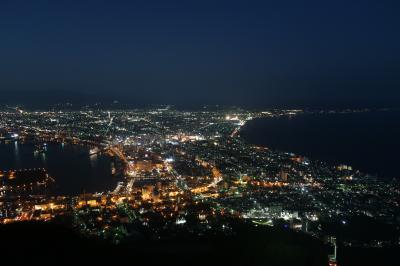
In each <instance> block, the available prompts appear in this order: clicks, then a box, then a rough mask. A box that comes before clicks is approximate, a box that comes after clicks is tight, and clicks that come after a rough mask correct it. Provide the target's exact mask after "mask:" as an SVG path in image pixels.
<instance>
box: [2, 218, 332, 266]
mask: <svg viewBox="0 0 400 266" xmlns="http://www.w3.org/2000/svg"><path fill="white" fill-rule="evenodd" d="M238 229H239V231H238V232H239V233H238V236H235V237H224V238H220V237H219V238H218V237H209V238H202V239H198V240H194V239H193V238H191V239H188V238H185V239H176V240H173V241H171V240H168V241H136V242H134V243H129V244H123V245H117V246H115V245H111V244H108V243H105V242H102V241H95V240H88V239H84V238H82V237H81V236H79V235H78V234H76V233H75V232H73V231H72V230H70V229H67V228H65V227H63V226H60V225H57V224H53V223H16V224H9V225H3V226H1V227H0V235H1V240H2V241H1V250H2V253H3V254H8V255H7V256H9V257H12V258H13V261H14V262H16V263H54V264H55V265H57V264H59V263H62V264H69V265H84V263H92V262H99V263H105V262H108V261H109V262H112V263H113V265H116V264H117V263H124V264H126V262H129V263H128V264H132V265H140V264H143V265H271V266H274V265H304V266H319V265H324V266H326V265H327V256H326V253H325V251H324V248H323V246H322V244H321V243H320V242H318V241H316V240H314V239H312V238H310V237H308V236H305V235H302V234H297V233H293V232H289V231H280V230H270V229H268V228H267V230H265V229H258V228H248V227H246V226H243V227H242V228H238Z"/></svg>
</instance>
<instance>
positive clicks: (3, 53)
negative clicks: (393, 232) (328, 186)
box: [0, 0, 400, 106]
mask: <svg viewBox="0 0 400 266" xmlns="http://www.w3.org/2000/svg"><path fill="white" fill-rule="evenodd" d="M399 2H400V1H382V0H381V1H368V0H362V1H350V0H348V1H321V0H320V1H298V0H293V1H232V0H231V1H217V0H214V1H204V0H203V1H167V0H164V1H145V0H143V1H102V0H96V1H84V0H82V1H72V0H70V1H59V0H58V1H54V0H49V1H40V0H35V1H18V0H11V1H6V0H2V1H0V91H1V92H4V94H3V95H7V97H12V96H9V95H11V94H13V93H14V94H17V95H18V96H19V97H20V99H22V100H27V101H29V100H30V99H32V98H31V96H29V95H32V94H37V95H41V94H43V93H45V94H48V95H50V97H53V96H54V97H57V95H58V96H60V95H62V97H64V95H68V97H72V96H71V95H82V94H85V95H92V96H93V97H94V98H96V97H98V98H99V99H100V98H101V99H104V98H106V99H110V100H114V99H118V100H120V101H122V102H127V103H133V104H135V103H141V104H154V103H157V104H159V103H164V104H183V105H194V104H224V105H246V106H276V105H284V106H300V105H302V106H312V105H357V104H359V105H372V104H377V105H382V106H386V105H390V106H393V105H396V104H397V103H400V89H399V88H400V15H399V14H400V3H399ZM15 91H17V93H15ZM21 97H22V98H21ZM24 97H26V98H24ZM62 97H61V98H62ZM0 98H3V100H4V98H5V97H0ZM39 98H40V97H39ZM57 100H59V99H57ZM0 101H1V100H0Z"/></svg>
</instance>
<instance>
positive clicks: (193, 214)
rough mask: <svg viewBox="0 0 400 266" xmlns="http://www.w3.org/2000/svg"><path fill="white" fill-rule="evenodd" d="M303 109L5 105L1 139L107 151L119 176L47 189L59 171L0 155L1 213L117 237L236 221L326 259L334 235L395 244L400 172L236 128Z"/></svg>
mask: <svg viewBox="0 0 400 266" xmlns="http://www.w3.org/2000/svg"><path fill="white" fill-rule="evenodd" d="M358 111H362V110H358ZM304 112H305V111H304V110H275V109H273V110H267V111H248V110H243V109H238V108H230V109H216V110H213V109H208V108H204V109H203V110H200V111H182V110H177V109H174V108H173V107H169V106H163V107H157V108H151V109H132V110H113V109H110V110H103V109H94V108H91V109H89V108H86V109H81V110H78V111H77V110H75V111H73V110H63V109H59V110H52V111H27V110H23V109H21V108H17V107H15V108H3V109H2V111H1V112H0V130H1V131H0V141H1V142H3V143H6V142H19V143H29V144H32V145H35V147H36V150H35V152H37V153H45V152H46V145H49V144H50V143H53V144H54V143H57V144H60V145H83V146H86V147H88V149H90V152H89V153H88V155H87V156H95V155H96V154H98V153H102V154H108V155H109V156H110V157H112V158H114V159H115V161H116V164H115V166H114V167H113V169H112V171H113V173H114V174H115V175H116V177H115V178H118V181H119V182H118V185H117V186H116V187H115V188H114V189H113V190H111V191H99V192H98V193H84V194H81V195H75V196H70V195H55V194H54V193H52V192H51V191H52V189H51V188H52V186H53V184H54V183H56V182H57V177H56V176H50V175H49V174H48V172H47V170H46V169H44V168H40V169H39V168H37V169H1V168H2V165H1V162H0V222H1V223H4V224H8V223H14V222H19V221H33V220H34V221H35V220H38V221H50V220H54V219H62V220H63V221H65V223H68V224H70V225H71V226H72V227H73V228H75V229H76V230H77V231H79V232H81V233H82V234H83V235H85V236H87V237H88V238H99V239H104V240H106V241H110V242H112V243H115V244H119V243H123V242H124V241H129V239H134V238H135V237H137V234H138V233H137V232H140V234H142V235H145V236H146V237H149V238H151V239H169V238H173V237H175V236H176V235H182V234H183V235H185V234H186V235H196V236H199V237H201V236H204V235H214V234H218V235H227V236H229V235H234V234H235V233H236V232H235V225H234V224H235V222H236V221H240V222H243V223H246V224H250V225H251V226H254V227H280V228H284V229H287V230H293V231H299V232H302V233H305V234H308V235H311V236H312V237H313V238H316V239H319V240H321V241H323V242H324V243H325V245H326V246H327V247H328V248H329V254H330V257H329V258H330V264H331V265H335V263H336V247H337V244H338V243H337V242H339V241H340V244H341V245H343V246H360V247H376V248H387V247H398V246H399V244H400V239H399V233H398V232H399V225H400V186H399V183H398V181H396V180H387V179H386V180H383V179H380V178H379V177H376V176H371V175H368V173H362V172H360V171H358V170H357V169H353V168H352V167H351V166H348V165H330V164H327V163H324V162H320V161H315V160H310V159H308V158H306V157H303V156H301V155H296V154H293V153H288V152H281V151H276V150H271V149H268V148H267V147H259V146H254V145H252V144H249V143H248V142H247V141H246V140H244V139H243V138H242V137H241V128H242V127H243V126H244V125H245V124H246V123H247V122H248V121H250V120H253V119H258V118H268V117H277V116H296V115H301V114H303V113H304ZM344 112H355V111H354V110H353V111H350V110H348V111H344ZM117 176H118V177H117ZM360 221H361V222H360ZM358 223H360V224H362V225H360V227H362V226H366V227H367V231H368V230H370V231H369V232H370V234H367V235H364V236H363V237H362V238H360V237H353V236H349V235H347V234H346V232H347V231H346V227H350V226H352V227H353V228H354V227H358ZM356 231H357V230H356ZM377 232H379V233H377ZM347 233H348V232H347ZM352 233H354V230H352Z"/></svg>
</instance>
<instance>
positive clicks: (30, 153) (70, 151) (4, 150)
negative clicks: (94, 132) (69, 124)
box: [0, 142, 117, 195]
mask: <svg viewBox="0 0 400 266" xmlns="http://www.w3.org/2000/svg"><path fill="white" fill-rule="evenodd" d="M34 151H35V146H34V145H32V144H21V143H18V142H14V143H7V144H5V143H0V169H1V170H9V169H23V168H40V167H43V168H45V169H47V171H48V172H49V174H50V175H51V176H52V177H54V178H55V179H56V191H55V192H56V193H58V194H66V195H76V194H80V193H82V192H83V191H85V192H101V191H107V190H112V189H114V187H115V185H116V183H117V178H116V177H114V176H113V175H112V173H111V171H112V159H111V158H110V157H108V156H106V155H101V154H96V155H94V156H89V149H87V148H86V147H82V146H77V145H68V144H49V145H48V148H47V151H46V152H39V153H37V152H36V153H35V152H34ZM10 155H12V156H10Z"/></svg>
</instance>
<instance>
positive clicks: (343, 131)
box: [241, 111, 400, 178]
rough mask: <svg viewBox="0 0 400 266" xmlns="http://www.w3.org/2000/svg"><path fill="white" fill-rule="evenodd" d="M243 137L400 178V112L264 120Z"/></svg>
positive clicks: (250, 126)
mask: <svg viewBox="0 0 400 266" xmlns="http://www.w3.org/2000/svg"><path fill="white" fill-rule="evenodd" d="M241 135H242V136H243V137H244V138H245V139H246V140H247V141H248V142H250V143H252V144H256V145H262V146H265V147H268V148H272V149H276V150H282V151H286V152H294V153H296V154H299V155H304V156H308V157H309V158H311V159H314V160H321V161H326V162H328V163H331V164H335V165H337V164H348V165H351V166H353V167H354V168H356V169H359V170H361V171H363V172H366V173H370V174H374V175H375V174H376V175H378V176H379V177H386V178H393V177H394V178H400V175H399V173H398V167H397V160H398V157H399V156H398V151H399V149H400V139H399V138H398V136H399V135H400V111H372V112H363V113H347V114H326V113H325V114H303V115H297V116H294V117H287V116H284V117H279V118H260V119H255V120H252V121H249V122H248V123H247V124H246V126H245V127H244V128H243V129H242V131H241Z"/></svg>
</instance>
